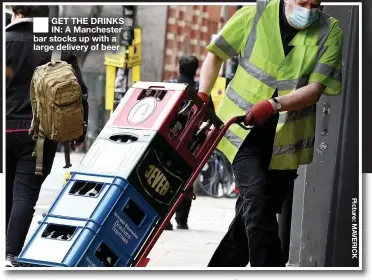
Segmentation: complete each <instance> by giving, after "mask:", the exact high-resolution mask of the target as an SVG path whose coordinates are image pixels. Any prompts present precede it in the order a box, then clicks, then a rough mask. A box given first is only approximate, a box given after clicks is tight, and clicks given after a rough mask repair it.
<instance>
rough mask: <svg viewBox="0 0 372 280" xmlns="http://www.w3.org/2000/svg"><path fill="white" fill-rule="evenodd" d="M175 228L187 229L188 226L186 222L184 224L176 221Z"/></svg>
mask: <svg viewBox="0 0 372 280" xmlns="http://www.w3.org/2000/svg"><path fill="white" fill-rule="evenodd" d="M177 229H189V226H188V225H187V224H186V223H185V224H178V223H177Z"/></svg>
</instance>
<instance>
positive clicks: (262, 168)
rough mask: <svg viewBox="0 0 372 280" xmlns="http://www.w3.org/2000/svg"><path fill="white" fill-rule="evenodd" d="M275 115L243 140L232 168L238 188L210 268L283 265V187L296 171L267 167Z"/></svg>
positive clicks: (290, 182)
mask: <svg viewBox="0 0 372 280" xmlns="http://www.w3.org/2000/svg"><path fill="white" fill-rule="evenodd" d="M277 121H278V115H276V116H274V117H272V118H271V119H269V120H268V121H267V122H266V123H265V124H264V126H262V127H255V128H253V129H252V131H251V132H250V134H249V135H248V136H247V138H246V139H245V140H244V143H243V145H242V146H241V148H240V149H239V151H238V153H237V155H236V157H235V159H234V161H233V171H234V175H235V182H236V184H237V187H238V190H239V198H238V200H237V202H236V207H235V212H236V214H235V218H234V219H233V221H232V223H231V224H230V226H229V229H228V232H227V233H226V235H225V236H224V238H223V239H222V241H221V242H220V244H219V246H218V247H217V249H216V251H215V252H214V254H213V256H212V258H211V260H210V262H209V264H208V266H210V267H245V266H247V265H248V263H250V266H251V267H283V266H285V264H286V260H285V258H284V256H283V252H282V249H281V242H280V239H279V234H278V229H279V226H278V222H277V213H281V210H282V207H283V204H284V201H285V198H286V195H287V190H288V189H289V188H293V185H294V180H295V178H296V177H297V170H284V171H282V170H269V165H270V162H271V158H272V152H273V143H274V137H275V131H276V125H277Z"/></svg>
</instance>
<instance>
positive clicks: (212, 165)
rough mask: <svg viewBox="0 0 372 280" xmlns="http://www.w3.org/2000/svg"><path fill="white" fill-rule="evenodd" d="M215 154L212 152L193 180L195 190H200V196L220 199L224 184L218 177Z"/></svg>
mask: <svg viewBox="0 0 372 280" xmlns="http://www.w3.org/2000/svg"><path fill="white" fill-rule="evenodd" d="M217 160H218V158H217V154H216V153H215V152H213V154H212V156H211V157H210V158H209V160H208V161H207V163H206V164H205V165H204V167H203V169H202V171H201V172H200V174H199V176H198V178H197V179H196V180H195V189H197V190H201V193H202V195H203V194H204V195H208V196H211V197H214V198H220V197H223V195H224V190H223V189H224V188H225V186H224V184H223V182H221V181H220V179H219V175H218V162H217Z"/></svg>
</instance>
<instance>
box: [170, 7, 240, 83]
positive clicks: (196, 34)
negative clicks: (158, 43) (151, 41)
mask: <svg viewBox="0 0 372 280" xmlns="http://www.w3.org/2000/svg"><path fill="white" fill-rule="evenodd" d="M220 11H221V6H203V5H197V6H191V5H187V6H181V5H170V6H168V20H167V32H166V46H165V56H164V75H163V80H168V79H174V78H176V77H177V76H178V60H179V58H180V57H181V56H182V55H183V54H186V53H188V54H192V55H195V56H196V57H197V58H198V59H199V69H198V71H197V77H198V76H199V74H200V67H201V65H202V63H203V61H204V59H205V57H206V55H207V50H206V48H205V47H206V46H207V45H208V44H209V42H210V40H211V38H212V34H214V33H217V31H218V27H219V21H220ZM234 11H235V6H231V7H230V8H229V13H228V17H231V16H232V14H233V13H234Z"/></svg>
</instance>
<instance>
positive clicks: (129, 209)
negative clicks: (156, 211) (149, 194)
mask: <svg viewBox="0 0 372 280" xmlns="http://www.w3.org/2000/svg"><path fill="white" fill-rule="evenodd" d="M123 212H124V213H125V215H127V216H128V217H129V218H130V219H131V220H132V222H133V223H134V224H135V225H136V226H137V227H139V226H140V225H141V223H142V221H143V219H144V218H145V213H144V212H143V211H142V210H141V208H140V207H139V206H138V205H137V203H135V202H134V201H133V200H132V199H129V200H128V201H127V203H126V204H125V205H124V209H123Z"/></svg>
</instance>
